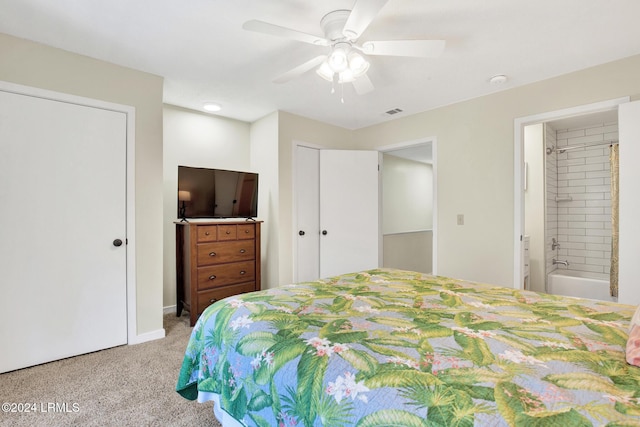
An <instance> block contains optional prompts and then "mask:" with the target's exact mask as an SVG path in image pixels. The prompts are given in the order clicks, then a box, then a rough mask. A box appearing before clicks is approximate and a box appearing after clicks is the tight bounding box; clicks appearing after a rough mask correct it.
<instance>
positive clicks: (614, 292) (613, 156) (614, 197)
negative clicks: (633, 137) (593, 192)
mask: <svg viewBox="0 0 640 427" xmlns="http://www.w3.org/2000/svg"><path fill="white" fill-rule="evenodd" d="M618 159H619V147H618V144H613V145H611V149H610V151H609V163H610V164H611V270H610V278H609V283H610V284H609V286H610V291H611V296H612V297H617V296H618V234H619V226H618V210H619V194H618V191H619V177H620V172H619V166H618V161H619V160H618Z"/></svg>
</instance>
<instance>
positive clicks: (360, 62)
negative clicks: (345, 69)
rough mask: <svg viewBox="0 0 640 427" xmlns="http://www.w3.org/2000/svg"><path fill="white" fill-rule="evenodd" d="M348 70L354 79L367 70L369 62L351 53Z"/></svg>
mask: <svg viewBox="0 0 640 427" xmlns="http://www.w3.org/2000/svg"><path fill="white" fill-rule="evenodd" d="M349 70H350V71H351V72H352V73H353V76H354V78H355V77H360V76H361V75H363V74H364V73H366V72H367V71H368V70H369V61H367V60H366V59H364V57H363V56H362V55H360V54H359V53H358V52H351V53H350V54H349Z"/></svg>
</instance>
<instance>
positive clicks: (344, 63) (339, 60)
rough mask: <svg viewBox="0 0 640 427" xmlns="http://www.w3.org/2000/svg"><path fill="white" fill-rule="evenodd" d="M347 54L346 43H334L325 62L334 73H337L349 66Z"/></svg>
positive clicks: (347, 46) (347, 45)
mask: <svg viewBox="0 0 640 427" xmlns="http://www.w3.org/2000/svg"><path fill="white" fill-rule="evenodd" d="M348 52H349V44H348V43H336V45H335V46H334V48H333V50H332V51H331V54H330V55H329V58H328V60H327V62H328V63H329V66H330V67H331V69H332V70H333V71H334V72H336V73H339V72H341V71H344V70H345V69H346V68H347V67H348V66H349V57H348Z"/></svg>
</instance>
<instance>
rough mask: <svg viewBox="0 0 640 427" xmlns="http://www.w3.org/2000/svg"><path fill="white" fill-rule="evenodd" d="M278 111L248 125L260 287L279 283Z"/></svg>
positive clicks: (268, 286) (265, 287)
mask: <svg viewBox="0 0 640 427" xmlns="http://www.w3.org/2000/svg"><path fill="white" fill-rule="evenodd" d="M278 116H279V113H278V112H274V113H271V114H269V115H267V116H266V117H263V118H261V119H260V120H256V121H255V122H253V123H252V124H251V155H250V157H251V167H252V168H253V170H255V171H256V172H258V174H259V177H260V178H259V183H258V218H259V219H260V220H261V221H264V222H263V223H262V227H261V234H262V235H261V240H260V243H261V249H262V251H261V255H262V260H261V262H262V264H261V266H262V269H261V276H262V282H261V287H262V288H263V289H268V288H272V287H274V286H277V285H279V284H280V283H279V279H278V277H279V276H278V262H279V259H280V257H279V256H278V255H279V252H280V251H279V246H280V245H279V239H278V228H279V225H278V224H279V222H278V203H279V200H280V196H279V189H278V171H279V169H280V167H279V165H278Z"/></svg>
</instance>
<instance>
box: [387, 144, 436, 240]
mask: <svg viewBox="0 0 640 427" xmlns="http://www.w3.org/2000/svg"><path fill="white" fill-rule="evenodd" d="M432 228H433V166H432V165H431V164H428V163H422V162H416V161H415V160H409V159H404V158H401V157H396V156H393V155H390V154H383V156H382V234H392V233H406V232H411V231H424V230H431V229H432Z"/></svg>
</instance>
